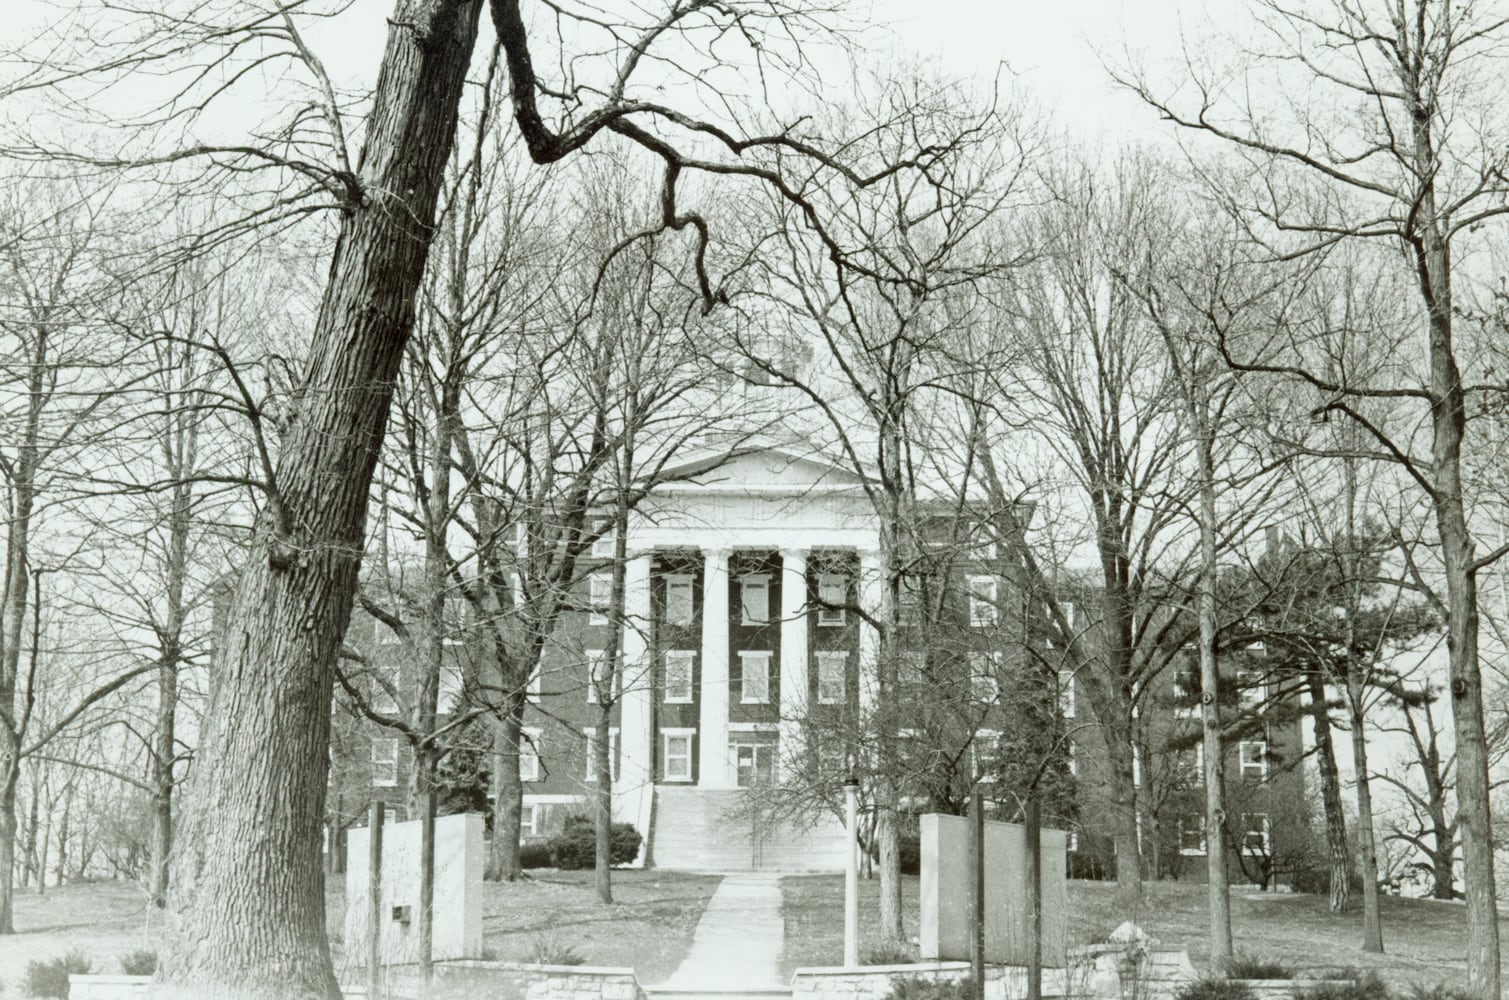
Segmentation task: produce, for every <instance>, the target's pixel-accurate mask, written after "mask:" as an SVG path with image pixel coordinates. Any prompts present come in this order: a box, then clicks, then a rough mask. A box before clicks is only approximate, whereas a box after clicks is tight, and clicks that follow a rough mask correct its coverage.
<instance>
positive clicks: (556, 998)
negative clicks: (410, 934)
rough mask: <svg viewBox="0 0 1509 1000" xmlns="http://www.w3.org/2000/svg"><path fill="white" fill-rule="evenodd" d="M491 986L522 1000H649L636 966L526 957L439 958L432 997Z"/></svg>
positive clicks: (464, 994)
mask: <svg viewBox="0 0 1509 1000" xmlns="http://www.w3.org/2000/svg"><path fill="white" fill-rule="evenodd" d="M487 989H494V990H498V991H499V995H500V996H503V997H518V998H520V1000H645V992H644V989H643V988H642V987H640V985H639V980H638V979H636V978H635V976H634V970H633V969H621V968H610V967H606V966H592V965H530V964H527V963H524V962H485V961H454V962H436V963H435V989H434V990H433V991H432V996H434V997H436V998H437V1000H439V998H445V997H451V996H456V997H470V996H475V995H480V992H481V991H483V990H487Z"/></svg>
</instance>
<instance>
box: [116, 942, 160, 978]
mask: <svg viewBox="0 0 1509 1000" xmlns="http://www.w3.org/2000/svg"><path fill="white" fill-rule="evenodd" d="M120 963H121V972H123V973H125V974H126V975H128V976H150V975H152V973H154V972H156V971H157V952H155V951H153V950H152V949H151V948H139V949H137V950H136V951H128V952H126V953H125V954H124V955H122V956H120Z"/></svg>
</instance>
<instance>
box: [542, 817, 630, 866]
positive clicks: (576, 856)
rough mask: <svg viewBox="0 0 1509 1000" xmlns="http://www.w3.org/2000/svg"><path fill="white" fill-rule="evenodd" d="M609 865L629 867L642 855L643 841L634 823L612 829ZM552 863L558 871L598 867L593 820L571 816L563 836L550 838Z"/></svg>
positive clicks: (619, 824) (563, 828) (595, 832)
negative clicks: (640, 846)
mask: <svg viewBox="0 0 1509 1000" xmlns="http://www.w3.org/2000/svg"><path fill="white" fill-rule="evenodd" d="M608 830H609V833H608V863H609V864H612V865H626V864H628V863H629V862H630V861H633V860H634V857H635V855H637V854H638V853H639V843H640V841H641V840H642V839H643V838H641V837H640V836H639V831H638V830H636V829H634V825H633V824H632V823H614V824H613V825H612V826H610V827H609V828H608ZM549 843H550V863H551V864H553V865H555V867H557V868H563V869H568V870H569V869H583V868H591V867H593V865H595V864H596V863H597V828H596V826H595V825H594V824H593V822H592V818H591V817H590V816H580V815H578V816H567V817H566V823H565V825H564V826H563V827H562V828H561V832H560V833H558V834H556V835H555V836H554V837H551V838H550V842H549Z"/></svg>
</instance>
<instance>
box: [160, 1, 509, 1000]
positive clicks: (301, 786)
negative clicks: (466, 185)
mask: <svg viewBox="0 0 1509 1000" xmlns="http://www.w3.org/2000/svg"><path fill="white" fill-rule="evenodd" d="M479 8H480V0H400V2H399V3H398V5H397V9H396V10H395V13H394V16H393V18H392V19H391V21H390V22H389V23H390V27H389V32H388V43H387V48H386V51H385V53H384V56H383V62H382V68H381V72H380V74H379V77H378V82H377V92H376V98H375V102H374V107H373V111H372V113H371V116H370V118H369V121H368V126H367V141H366V146H365V148H364V150H363V153H362V157H361V161H360V165H359V171H360V173H361V181H362V184H363V190H362V195H361V198H360V201H359V203H354V204H351V205H349V206H348V208H347V211H346V215H345V217H344V218H343V220H342V224H341V232H340V237H339V240H338V242H337V244H336V250H335V255H334V260H333V261H332V264H331V269H330V276H329V280H328V284H327V286H326V290H325V296H324V299H323V301H322V302H321V304H320V311H319V315H318V318H317V320H316V325H315V330H314V336H313V338H312V349H311V352H310V361H309V367H308V370H307V373H306V375H305V377H304V380H303V382H302V384H301V387H300V390H299V392H298V393H297V396H296V399H295V405H294V409H293V418H292V421H291V426H290V427H288V428H287V430H286V432H285V435H284V438H283V442H282V447H281V449H280V453H279V455H278V460H277V467H276V474H275V481H274V483H272V484H270V487H271V489H272V490H273V492H272V493H271V494H270V495H269V498H268V504H267V507H266V508H264V511H263V513H262V514H261V515H260V516H259V518H258V522H257V526H256V530H255V532H254V535H253V543H252V548H251V553H250V556H249V559H248V564H247V565H246V567H245V568H244V570H243V571H242V573H241V576H240V579H239V580H238V583H237V586H236V592H235V596H234V598H233V601H232V603H231V606H230V609H229V612H228V614H227V617H226V620H225V627H224V631H223V633H222V635H221V640H222V643H221V648H220V654H219V656H218V657H217V661H216V664H215V673H216V683H215V685H214V691H213V693H212V695H211V699H210V704H209V706H208V708H207V711H206V718H205V729H204V734H203V738H202V740H201V748H200V754H199V759H198V760H197V761H196V770H195V774H194V776H193V778H192V781H193V795H192V796H191V797H190V801H191V802H192V804H193V808H192V810H190V812H189V814H188V815H187V816H186V817H185V822H184V825H183V827H184V828H183V831H182V836H180V837H179V838H178V840H179V844H180V849H179V850H178V851H177V852H176V854H175V857H174V872H173V877H174V884H175V892H174V896H173V900H172V920H171V921H170V930H169V934H170V942H169V947H168V948H167V951H166V955H165V956H164V961H163V963H162V967H161V973H160V975H161V976H162V977H163V978H164V979H165V980H166V982H168V983H171V984H173V986H174V987H177V988H179V989H181V990H182V992H183V993H186V994H193V995H198V996H210V995H217V996H225V997H240V996H247V997H268V998H282V997H290V998H291V997H298V998H301V1000H302V998H307V997H328V998H330V1000H338V998H339V996H340V991H339V988H338V987H337V985H336V981H335V974H334V972H333V970H332V967H331V960H330V950H329V944H328V941H327V939H326V936H325V905H324V903H325V900H324V881H323V879H322V878H321V872H320V828H321V821H322V819H323V816H324V799H325V788H326V781H327V772H328V769H329V756H328V754H329V728H330V707H331V689H332V685H333V682H334V668H335V663H336V658H337V655H338V653H339V649H340V643H341V640H342V638H343V636H344V634H345V631H346V626H347V624H348V622H349V619H350V613H351V604H352V599H353V595H354V592H355V590H356V584H357V573H358V568H359V562H360V556H361V550H362V544H363V537H364V534H365V527H366V511H367V500H368V491H369V488H370V485H371V479H372V471H373V467H374V464H375V462H376V459H377V454H378V450H379V448H380V447H381V443H382V437H383V429H384V425H385V423H386V420H387V416H388V410H389V404H390V402H391V399H392V392H393V383H394V379H395V378H396V376H397V373H398V368H399V363H400V360H401V358H402V355H403V349H404V345H405V342H406V341H407V339H408V336H409V332H410V329H411V327H412V323H413V316H414V295H415V290H416V289H417V287H418V284H419V281H420V278H421V276H422V274H423V270H424V264H425V258H426V255H427V253H428V249H429V243H430V238H431V224H430V220H431V219H432V218H433V217H434V209H435V199H436V192H437V190H438V186H439V181H440V178H441V176H442V174H443V171H444V168H445V163H446V160H447V157H448V156H449V153H450V148H451V143H452V141H453V139H454V136H455V128H456V115H457V108H458V106H459V102H460V97H461V91H462V87H463V85H464V81H465V76H466V69H467V65H468V62H469V59H470V55H471V51H472V47H473V43H474V42H475V39H476V32H477V19H478V14H479Z"/></svg>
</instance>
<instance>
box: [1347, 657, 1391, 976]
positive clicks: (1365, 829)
mask: <svg viewBox="0 0 1509 1000" xmlns="http://www.w3.org/2000/svg"><path fill="white" fill-rule="evenodd" d="M1347 687H1348V697H1347V703H1348V705H1349V707H1350V709H1351V712H1350V714H1351V720H1350V721H1351V724H1352V767H1353V769H1354V770H1355V771H1356V772H1357V848H1358V854H1359V859H1358V860H1359V861H1360V862H1361V865H1362V950H1363V951H1366V952H1374V953H1377V954H1382V953H1383V920H1382V918H1381V916H1380V914H1379V910H1378V849H1377V846H1376V844H1375V842H1374V837H1373V792H1372V782H1371V781H1370V780H1369V778H1368V744H1367V733H1366V732H1365V731H1364V729H1363V723H1364V721H1365V720H1364V719H1363V711H1362V698H1363V695H1364V693H1365V692H1364V688H1363V686H1362V678H1361V677H1358V676H1357V672H1356V671H1355V670H1353V671H1352V672H1351V673H1349V675H1348V677H1347Z"/></svg>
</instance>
